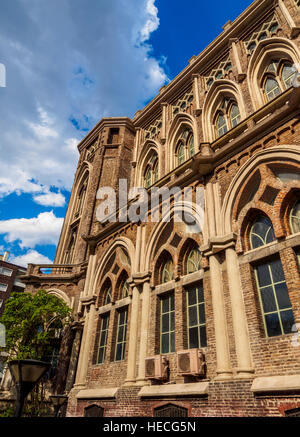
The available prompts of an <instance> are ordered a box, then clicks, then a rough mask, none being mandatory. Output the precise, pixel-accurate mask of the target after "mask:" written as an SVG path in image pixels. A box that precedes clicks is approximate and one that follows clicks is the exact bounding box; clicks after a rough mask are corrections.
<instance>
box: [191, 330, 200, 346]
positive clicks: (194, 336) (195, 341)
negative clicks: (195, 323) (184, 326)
mask: <svg viewBox="0 0 300 437" xmlns="http://www.w3.org/2000/svg"><path fill="white" fill-rule="evenodd" d="M198 331H199V330H198V328H190V329H189V340H190V343H189V348H190V349H195V348H198V347H199V334H198Z"/></svg>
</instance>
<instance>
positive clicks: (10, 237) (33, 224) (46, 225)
mask: <svg viewBox="0 0 300 437" xmlns="http://www.w3.org/2000/svg"><path fill="white" fill-rule="evenodd" d="M62 224H63V218H58V217H55V215H54V214H53V211H51V212H44V213H41V214H39V215H38V216H37V217H35V218H31V219H25V218H21V219H11V220H2V221H0V234H5V237H4V240H5V241H6V242H7V243H13V242H18V244H19V246H20V247H21V249H23V248H25V247H29V248H34V247H35V246H37V245H45V244H53V245H56V244H57V242H58V238H59V235H60V231H61V227H62Z"/></svg>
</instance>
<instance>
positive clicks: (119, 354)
mask: <svg viewBox="0 0 300 437" xmlns="http://www.w3.org/2000/svg"><path fill="white" fill-rule="evenodd" d="M121 360H122V344H121V343H120V344H117V349H116V361H121Z"/></svg>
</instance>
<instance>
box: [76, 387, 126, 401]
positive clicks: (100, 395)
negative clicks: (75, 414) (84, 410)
mask: <svg viewBox="0 0 300 437" xmlns="http://www.w3.org/2000/svg"><path fill="white" fill-rule="evenodd" d="M117 392H118V387H113V388H100V389H89V390H80V391H79V392H78V393H77V395H76V398H77V399H114V398H115V397H116V395H117Z"/></svg>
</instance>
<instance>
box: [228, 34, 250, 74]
mask: <svg viewBox="0 0 300 437" xmlns="http://www.w3.org/2000/svg"><path fill="white" fill-rule="evenodd" d="M238 42H239V40H238V39H237V38H232V39H230V40H229V44H230V46H231V48H232V54H233V59H234V63H235V65H236V68H237V73H238V81H239V82H242V81H243V80H244V79H245V77H246V73H245V72H244V71H243V69H242V64H241V61H240V57H239V52H238V48H237V44H238Z"/></svg>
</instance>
